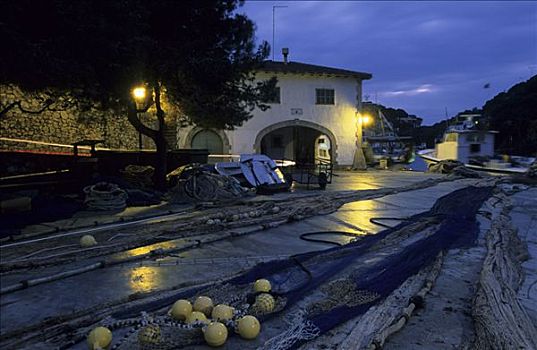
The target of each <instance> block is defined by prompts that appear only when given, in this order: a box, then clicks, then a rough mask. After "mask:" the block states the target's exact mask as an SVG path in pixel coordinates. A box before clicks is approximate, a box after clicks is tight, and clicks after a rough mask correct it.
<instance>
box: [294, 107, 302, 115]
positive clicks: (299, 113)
mask: <svg viewBox="0 0 537 350" xmlns="http://www.w3.org/2000/svg"><path fill="white" fill-rule="evenodd" d="M302 114H303V112H302V108H291V115H302Z"/></svg>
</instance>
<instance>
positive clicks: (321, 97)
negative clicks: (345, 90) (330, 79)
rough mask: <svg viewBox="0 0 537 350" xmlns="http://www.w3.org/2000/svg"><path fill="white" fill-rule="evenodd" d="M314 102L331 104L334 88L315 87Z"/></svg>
mask: <svg viewBox="0 0 537 350" xmlns="http://www.w3.org/2000/svg"><path fill="white" fill-rule="evenodd" d="M315 104H318V105H333V104H335V103H334V89H315Z"/></svg>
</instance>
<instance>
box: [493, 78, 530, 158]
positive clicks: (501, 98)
mask: <svg viewBox="0 0 537 350" xmlns="http://www.w3.org/2000/svg"><path fill="white" fill-rule="evenodd" d="M483 113H484V115H485V117H487V118H488V123H489V125H490V128H491V129H492V130H497V131H499V134H498V135H497V136H496V148H497V149H498V151H500V152H505V153H508V154H520V155H532V154H533V155H536V154H537V75H536V76H533V77H532V78H530V79H529V80H527V81H525V82H522V83H519V84H516V85H514V86H513V87H511V88H510V89H509V90H508V91H507V92H502V93H500V94H498V95H496V96H495V97H494V98H493V99H491V100H489V101H487V102H486V103H485V105H484V106H483Z"/></svg>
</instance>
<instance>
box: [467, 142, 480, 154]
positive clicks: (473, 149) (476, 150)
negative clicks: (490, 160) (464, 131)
mask: <svg viewBox="0 0 537 350" xmlns="http://www.w3.org/2000/svg"><path fill="white" fill-rule="evenodd" d="M470 152H471V153H479V152H481V145H480V144H479V143H472V144H471V145H470Z"/></svg>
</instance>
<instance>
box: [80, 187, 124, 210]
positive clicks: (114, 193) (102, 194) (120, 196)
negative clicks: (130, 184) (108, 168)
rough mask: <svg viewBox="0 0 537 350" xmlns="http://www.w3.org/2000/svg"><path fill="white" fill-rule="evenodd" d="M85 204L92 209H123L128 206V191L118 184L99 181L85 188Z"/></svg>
mask: <svg viewBox="0 0 537 350" xmlns="http://www.w3.org/2000/svg"><path fill="white" fill-rule="evenodd" d="M84 193H85V194H86V199H85V200H84V204H85V205H86V206H87V208H88V209H90V210H123V209H125V207H126V206H127V202H126V201H127V197H128V196H127V193H126V192H125V191H123V190H122V189H121V188H119V186H118V185H116V184H113V183H109V182H98V183H96V184H95V185H91V186H87V187H85V188H84Z"/></svg>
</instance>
